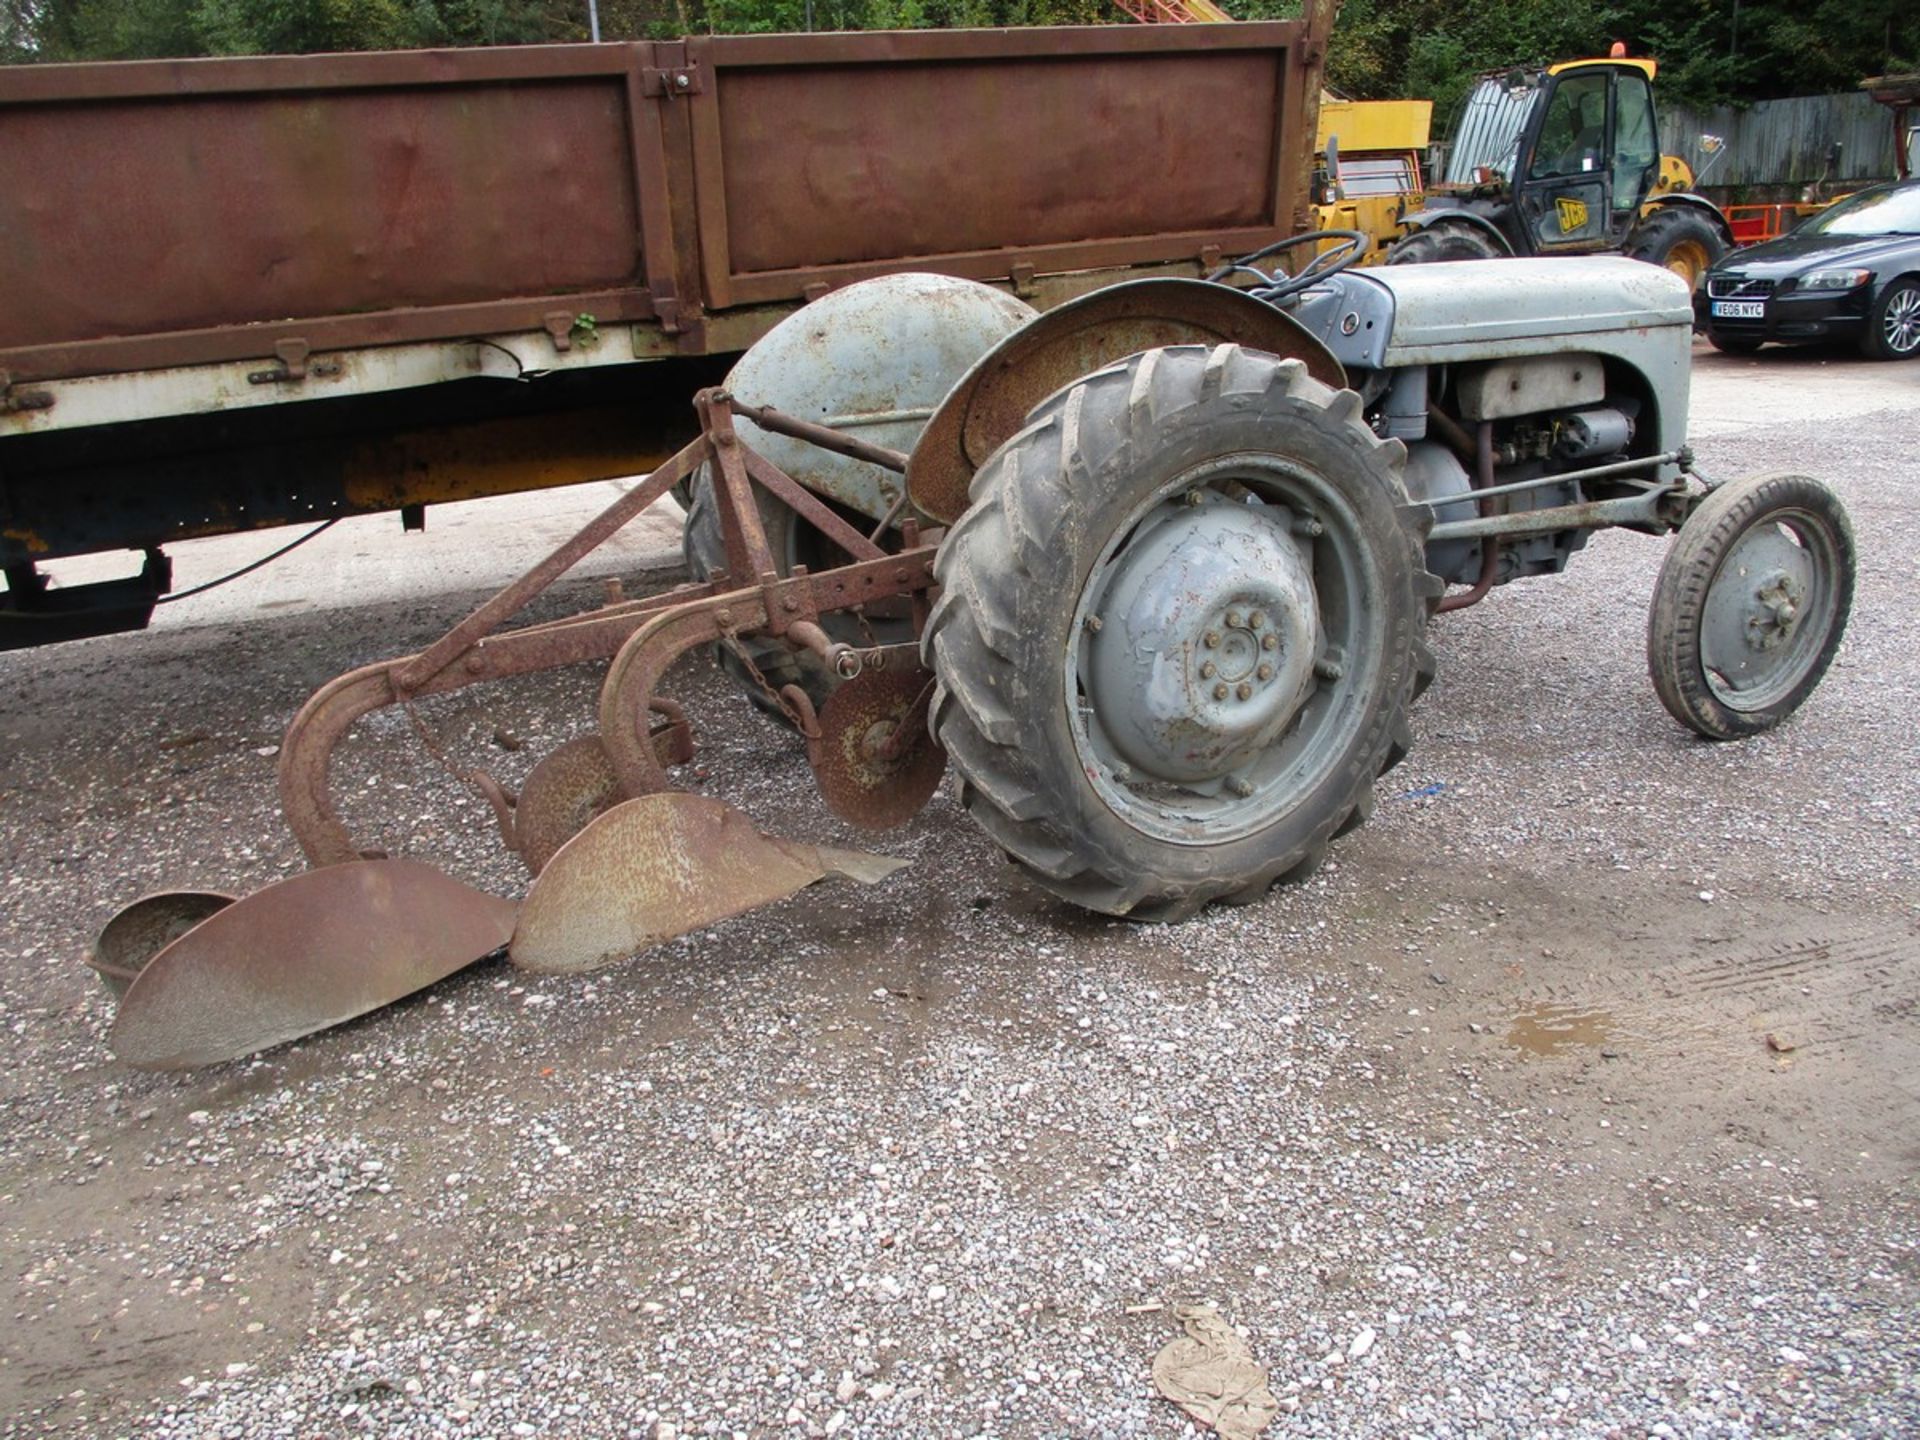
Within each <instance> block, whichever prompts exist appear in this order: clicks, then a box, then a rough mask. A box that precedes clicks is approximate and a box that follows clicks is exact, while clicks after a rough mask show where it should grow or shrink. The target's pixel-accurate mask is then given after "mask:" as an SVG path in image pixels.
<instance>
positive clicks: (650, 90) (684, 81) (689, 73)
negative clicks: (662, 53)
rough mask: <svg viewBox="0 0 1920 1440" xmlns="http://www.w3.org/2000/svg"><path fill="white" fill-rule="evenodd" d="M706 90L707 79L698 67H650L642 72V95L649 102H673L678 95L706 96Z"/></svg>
mask: <svg viewBox="0 0 1920 1440" xmlns="http://www.w3.org/2000/svg"><path fill="white" fill-rule="evenodd" d="M706 90H707V82H706V77H705V76H704V75H702V74H701V72H700V67H699V66H698V65H669V66H653V65H648V66H644V67H642V69H641V71H640V93H641V94H642V95H645V96H646V97H647V98H648V99H649V100H660V99H668V100H671V99H672V98H673V97H674V96H676V95H704V94H705V93H706Z"/></svg>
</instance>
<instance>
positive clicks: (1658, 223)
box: [1622, 205, 1727, 287]
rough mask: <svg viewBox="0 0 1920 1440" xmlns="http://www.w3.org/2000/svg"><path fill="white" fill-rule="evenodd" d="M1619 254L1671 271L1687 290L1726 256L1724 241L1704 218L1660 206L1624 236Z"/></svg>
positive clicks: (1697, 214) (1699, 215) (1690, 211)
mask: <svg viewBox="0 0 1920 1440" xmlns="http://www.w3.org/2000/svg"><path fill="white" fill-rule="evenodd" d="M1622 253H1623V254H1625V255H1626V256H1627V258H1628V259H1630V260H1644V261H1646V262H1647V263H1648V264H1649V265H1658V266H1661V267H1662V268H1663V269H1667V270H1671V271H1672V272H1673V273H1674V274H1676V275H1678V276H1679V277H1680V278H1681V279H1682V280H1684V281H1686V282H1687V284H1688V285H1689V286H1690V287H1691V286H1697V285H1699V283H1700V277H1701V276H1702V275H1705V274H1706V273H1707V271H1708V270H1710V269H1711V268H1712V267H1713V262H1714V261H1716V260H1718V259H1719V258H1720V257H1721V256H1722V255H1724V254H1726V253H1727V242H1726V238H1725V237H1724V236H1722V235H1721V233H1720V230H1719V227H1717V226H1716V225H1715V224H1714V223H1713V221H1711V220H1709V219H1708V218H1707V217H1706V216H1705V215H1702V214H1699V213H1698V212H1697V211H1695V210H1690V209H1687V208H1685V207H1683V206H1680V205H1663V206H1662V207H1661V208H1660V209H1658V210H1655V211H1654V212H1653V213H1652V214H1651V215H1648V216H1645V217H1644V218H1643V219H1642V220H1641V221H1640V223H1639V224H1638V225H1636V226H1634V227H1633V233H1632V234H1630V235H1628V236H1627V243H1626V244H1625V245H1624V246H1623V247H1622Z"/></svg>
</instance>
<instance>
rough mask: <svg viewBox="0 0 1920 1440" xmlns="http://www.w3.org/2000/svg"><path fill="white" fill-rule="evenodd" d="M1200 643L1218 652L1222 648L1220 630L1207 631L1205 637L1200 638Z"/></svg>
mask: <svg viewBox="0 0 1920 1440" xmlns="http://www.w3.org/2000/svg"><path fill="white" fill-rule="evenodd" d="M1200 643H1201V644H1202V645H1204V646H1206V647H1207V649H1209V650H1218V649H1219V648H1220V632H1219V631H1218V630H1209V631H1207V633H1206V634H1205V635H1203V636H1201V637H1200Z"/></svg>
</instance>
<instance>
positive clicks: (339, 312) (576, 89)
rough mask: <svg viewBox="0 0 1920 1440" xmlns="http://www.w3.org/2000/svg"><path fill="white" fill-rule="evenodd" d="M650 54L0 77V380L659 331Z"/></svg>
mask: <svg viewBox="0 0 1920 1440" xmlns="http://www.w3.org/2000/svg"><path fill="white" fill-rule="evenodd" d="M646 48H647V47H644V46H614V47H593V46H555V47H543V48H538V49H519V50H498V51H485V50H473V51H448V52H431V51H430V52H415V53H399V54H384V55H353V56H335V55H329V56H311V57H269V58H263V59H248V60H189V61H156V62H140V63H133V64H122V65H76V66H41V67H23V68H17V69H8V70H0V293H4V294H5V295H6V296H7V297H8V304H7V305H6V306H5V307H4V308H3V309H0V368H5V369H7V370H9V371H11V372H12V374H13V378H14V379H15V381H16V382H18V381H20V380H23V379H25V380H35V379H53V378H58V377H62V376H72V375H80V374H99V373H104V372H111V371H120V370H142V369H148V368H157V367H166V366H177V365H194V364H203V363H209V362H214V361H220V360H234V359H251V358H258V359H271V358H273V357H274V355H275V346H276V344H282V343H286V342H304V343H305V344H306V346H307V347H308V349H309V350H310V351H313V352H322V351H326V350H331V349H341V348H352V347H362V346H370V345H382V344H393V343H398V342H403V341H417V340H430V339H442V338H452V337H456V336H462V335H483V334H487V333H490V332H497V331H512V330H523V329H534V330H537V329H540V328H542V326H543V325H544V324H545V321H546V317H547V315H548V313H549V312H551V311H553V310H555V309H556V307H557V308H561V309H565V310H568V311H569V312H570V313H571V312H577V311H590V312H592V313H593V314H595V316H596V318H598V319H602V320H617V319H641V318H645V317H649V316H652V315H653V314H654V313H655V309H654V306H653V303H652V296H651V293H650V287H649V283H648V282H649V276H648V273H647V244H646V241H645V239H643V236H651V235H652V234H653V232H654V230H655V229H656V228H657V229H658V240H657V246H658V250H659V255H660V258H661V260H662V261H663V263H671V242H670V240H668V239H667V238H666V230H665V221H666V215H665V210H664V207H665V205H666V203H667V195H666V193H665V185H664V182H663V181H661V180H660V178H659V176H658V173H657V170H658V162H659V161H660V159H661V144H660V141H659V138H658V135H657V126H655V125H654V124H652V123H649V122H653V121H657V119H658V116H657V113H656V111H655V110H653V109H652V108H651V107H650V106H649V105H648V104H647V103H646V102H645V101H644V98H643V97H640V96H639V95H638V91H639V88H640V85H641V83H642V81H641V75H640V69H641V65H642V62H643V61H644V60H645V59H646V58H647V56H646V53H645V52H646ZM646 161H651V162H652V164H651V165H648V164H646V163H644V162H646ZM649 182H650V183H649ZM656 218H657V220H658V226H657V227H656V226H655V225H654V223H653V222H654V221H655V220H656ZM669 288H671V286H670V283H669Z"/></svg>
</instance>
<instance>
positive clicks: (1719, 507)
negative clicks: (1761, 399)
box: [1647, 475, 1855, 740]
mask: <svg viewBox="0 0 1920 1440" xmlns="http://www.w3.org/2000/svg"><path fill="white" fill-rule="evenodd" d="M1854 563H1855V562H1854V544H1853V526H1852V524H1851V522H1849V521H1848V519H1847V512H1846V509H1845V507H1843V506H1842V505H1841V503H1840V500H1839V497H1837V496H1836V495H1835V494H1834V493H1833V491H1831V490H1829V489H1828V488H1827V487H1826V486H1825V485H1822V484H1821V483H1820V482H1819V481H1818V480H1813V479H1810V478H1808V477H1807V476H1805V475H1756V476H1753V477H1750V478H1748V479H1745V480H1736V481H1733V482H1731V483H1729V484H1726V485H1722V486H1721V487H1720V488H1719V489H1717V490H1715V491H1714V492H1713V493H1712V494H1711V495H1709V496H1708V497H1707V498H1706V499H1705V500H1703V501H1701V502H1700V507H1699V508H1698V509H1697V510H1695V511H1694V512H1693V514H1691V515H1690V516H1688V517H1687V522H1686V524H1684V525H1682V526H1681V527H1680V534H1679V535H1678V537H1676V538H1675V540H1674V542H1673V548H1672V549H1671V550H1669V551H1668V552H1667V558H1666V561H1665V563H1664V564H1662V565H1661V567H1660V578H1659V580H1658V582H1657V583H1656V584H1655V586H1654V591H1653V607H1652V609H1651V610H1650V611H1649V612H1648V615H1647V666H1648V669H1649V670H1650V671H1651V672H1652V675H1653V688H1654V690H1655V691H1656V692H1658V694H1659V696H1660V701H1661V703H1662V704H1663V705H1665V706H1666V707H1667V711H1668V713H1669V714H1671V715H1672V716H1673V717H1674V719H1676V720H1678V721H1679V722H1680V723H1681V724H1682V725H1685V726H1687V727H1688V728H1689V729H1691V730H1693V731H1694V732H1696V733H1697V734H1700V735H1703V736H1705V737H1706V738H1707V739H1709V740H1738V739H1741V738H1743V737H1745V736H1748V735H1758V734H1760V733H1761V732H1762V731H1764V730H1770V729H1772V728H1773V727H1774V726H1775V725H1778V724H1779V723H1780V722H1781V721H1782V720H1784V719H1786V718H1787V717H1788V716H1789V715H1791V714H1792V713H1793V712H1794V711H1795V710H1797V709H1799V708H1800V705H1801V702H1803V701H1804V700H1805V699H1806V698H1807V696H1809V695H1811V694H1812V693H1813V689H1814V687H1815V686H1816V685H1818V684H1819V683H1820V678H1821V677H1822V676H1823V675H1825V674H1826V673H1827V667H1828V666H1829V665H1831V664H1832V663H1833V657H1834V652H1836V651H1837V650H1838V649H1839V648H1840V637H1841V636H1842V635H1843V634H1844V633H1845V632H1846V628H1847V615H1848V612H1849V611H1850V610H1851V609H1852V608H1853V585H1854Z"/></svg>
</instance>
